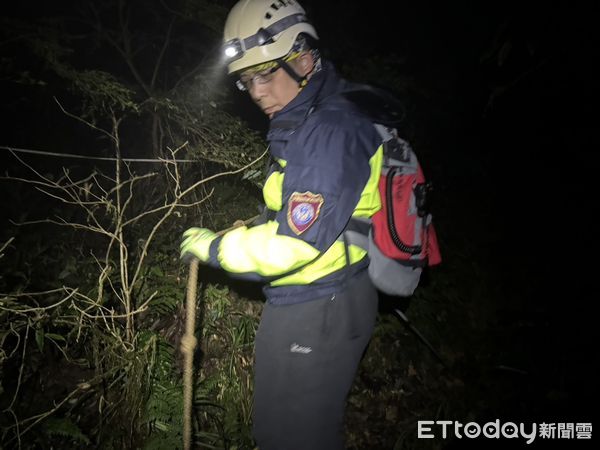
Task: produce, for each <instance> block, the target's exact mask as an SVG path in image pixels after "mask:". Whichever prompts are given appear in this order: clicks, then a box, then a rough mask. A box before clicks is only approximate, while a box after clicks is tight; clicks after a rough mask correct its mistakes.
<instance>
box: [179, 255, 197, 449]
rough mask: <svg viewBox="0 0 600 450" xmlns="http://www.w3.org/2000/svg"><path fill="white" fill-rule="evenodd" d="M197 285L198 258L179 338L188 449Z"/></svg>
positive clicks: (192, 270) (192, 266)
mask: <svg viewBox="0 0 600 450" xmlns="http://www.w3.org/2000/svg"><path fill="white" fill-rule="evenodd" d="M197 285H198V260H197V259H196V258H194V259H193V260H192V261H191V262H190V273H189V275H188V286H187V297H186V302H185V335H184V336H183V337H182V338H181V351H182V352H183V448H184V449H185V450H190V448H191V447H190V446H191V441H192V400H193V389H192V388H193V372H194V350H195V349H196V345H197V339H196V336H194V330H195V329H196V286H197Z"/></svg>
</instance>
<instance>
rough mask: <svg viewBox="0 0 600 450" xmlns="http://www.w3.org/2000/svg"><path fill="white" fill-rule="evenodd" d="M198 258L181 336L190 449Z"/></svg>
mask: <svg viewBox="0 0 600 450" xmlns="http://www.w3.org/2000/svg"><path fill="white" fill-rule="evenodd" d="M257 218H258V216H254V217H251V218H250V219H248V220H238V221H236V222H235V223H234V224H233V226H232V227H231V228H227V229H226V230H222V231H219V232H218V233H217V235H218V236H221V235H223V234H225V233H227V232H228V231H231V230H233V229H234V228H238V227H241V226H244V225H248V224H249V223H252V222H254V221H255V220H256V219H257ZM198 263H199V261H198V259H196V258H194V259H192V261H191V262H190V271H189V274H188V284H187V295H186V301H185V334H184V335H183V337H182V338H181V352H182V353H183V448H184V450H190V449H191V445H192V401H193V399H194V392H193V387H194V384H193V381H194V380H193V375H194V350H195V349H196V345H198V340H197V339H196V336H195V335H194V332H195V331H196V288H197V286H198Z"/></svg>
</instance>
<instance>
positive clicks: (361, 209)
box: [352, 144, 383, 217]
mask: <svg viewBox="0 0 600 450" xmlns="http://www.w3.org/2000/svg"><path fill="white" fill-rule="evenodd" d="M382 164H383V144H382V145H380V146H379V148H378V149H377V151H376V152H375V154H374V155H373V156H371V159H370V160H369V166H371V175H370V176H369V180H368V181H367V184H366V185H365V188H364V189H363V191H362V193H361V194H360V200H359V201H358V205H356V208H355V209H354V212H353V213H352V217H372V216H373V214H375V213H376V212H377V211H379V210H380V209H381V198H380V196H379V177H380V176H381V166H382Z"/></svg>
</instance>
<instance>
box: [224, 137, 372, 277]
mask: <svg viewBox="0 0 600 450" xmlns="http://www.w3.org/2000/svg"><path fill="white" fill-rule="evenodd" d="M382 161H383V146H380V147H379V148H378V149H377V151H376V152H375V154H374V155H373V156H372V157H371V159H370V160H369V165H370V167H371V175H370V176H369V179H368V181H367V184H366V185H365V187H364V189H363V191H362V193H361V196H360V200H359V202H358V205H357V206H356V208H355V210H354V213H353V214H352V215H353V216H354V217H371V216H372V215H373V214H375V212H377V211H378V210H379V209H380V208H381V199H380V197H379V176H380V173H381V164H382ZM279 163H280V165H281V166H282V167H285V161H283V160H281V161H279ZM284 177H285V173H284V172H278V171H274V172H272V173H271V174H270V175H269V178H267V180H266V181H265V185H264V187H263V196H264V200H265V204H266V206H267V207H268V208H269V209H271V210H273V211H280V210H281V208H282V205H283V180H284ZM278 227H279V224H278V223H277V222H275V221H269V222H267V223H265V224H263V225H258V226H255V227H252V228H246V227H240V228H237V229H235V230H233V231H230V232H229V233H227V234H225V235H224V236H223V238H222V240H221V243H220V245H219V251H218V256H217V257H218V260H219V263H220V264H221V266H222V267H223V268H224V269H225V270H227V271H229V272H233V273H248V272H253V273H257V274H259V275H261V276H265V277H270V276H277V275H282V274H285V273H288V272H291V271H294V270H296V269H298V268H301V269H300V270H298V271H297V272H294V273H292V274H291V275H288V276H285V275H284V276H283V277H282V278H279V279H277V280H275V281H273V282H271V286H287V285H292V284H296V285H297V284H300V285H304V284H309V283H312V282H313V281H315V280H318V279H319V278H322V277H324V276H326V275H329V274H330V273H333V272H335V271H336V270H340V269H342V268H343V267H344V266H345V265H346V252H345V248H344V243H343V242H342V241H337V242H335V243H334V244H333V245H332V246H331V247H330V248H329V249H327V251H326V252H325V253H323V254H321V256H319V251H318V250H317V249H315V248H314V247H313V246H311V245H310V244H307V243H306V242H304V241H303V240H302V239H299V238H294V237H290V236H282V235H278V234H277V229H278ZM348 253H349V257H350V263H351V264H353V263H356V262H358V261H360V260H361V259H362V258H364V257H365V255H366V254H367V252H366V251H365V250H364V249H362V248H360V247H357V246H354V245H350V247H349V252H348ZM302 266H304V267H302Z"/></svg>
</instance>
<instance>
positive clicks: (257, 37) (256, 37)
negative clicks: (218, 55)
mask: <svg viewBox="0 0 600 450" xmlns="http://www.w3.org/2000/svg"><path fill="white" fill-rule="evenodd" d="M300 33H306V34H307V35H309V36H311V37H312V38H314V39H315V40H317V39H319V37H318V36H317V32H316V31H315V29H314V27H313V26H312V25H311V24H310V23H309V22H308V21H307V18H306V12H305V11H304V9H303V8H302V6H300V4H298V2H297V1H295V0H240V1H239V2H238V3H236V5H235V6H234V7H233V8H232V9H231V11H230V12H229V15H228V16H227V21H226V22H225V32H224V41H225V46H224V53H225V59H226V63H227V69H228V73H230V74H231V73H233V72H238V71H240V70H243V69H246V68H248V67H251V66H256V65H258V64H263V63H266V62H269V61H273V60H276V59H280V58H283V57H285V56H286V55H287V54H288V53H289V52H290V51H291V50H292V48H293V46H294V43H295V42H296V38H297V37H298V35H299V34H300Z"/></svg>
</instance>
